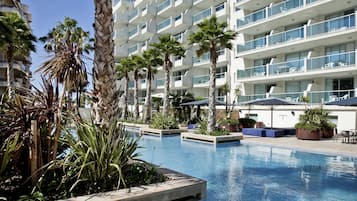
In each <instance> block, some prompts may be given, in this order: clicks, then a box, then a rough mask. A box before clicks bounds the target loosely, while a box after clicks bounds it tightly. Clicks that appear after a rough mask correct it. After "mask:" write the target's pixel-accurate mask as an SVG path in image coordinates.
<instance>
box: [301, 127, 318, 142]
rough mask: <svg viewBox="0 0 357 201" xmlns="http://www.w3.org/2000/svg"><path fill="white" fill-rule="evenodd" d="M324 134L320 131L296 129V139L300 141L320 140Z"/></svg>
mask: <svg viewBox="0 0 357 201" xmlns="http://www.w3.org/2000/svg"><path fill="white" fill-rule="evenodd" d="M321 136H322V132H321V131H320V130H307V129H303V128H297V129H296V137H297V138H298V139H300V140H320V139H321Z"/></svg>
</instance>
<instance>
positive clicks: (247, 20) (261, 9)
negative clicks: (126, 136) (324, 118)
mask: <svg viewBox="0 0 357 201" xmlns="http://www.w3.org/2000/svg"><path fill="white" fill-rule="evenodd" d="M113 3H114V4H113V6H114V9H113V13H114V21H115V33H114V41H115V55H116V56H117V57H126V56H128V55H131V54H136V53H138V54H140V53H141V52H142V51H143V50H145V49H147V48H148V47H149V46H148V44H149V43H150V42H157V38H158V36H159V35H160V34H163V33H170V34H172V35H173V36H174V37H175V38H177V39H178V40H179V41H180V42H182V43H183V44H184V46H185V47H186V48H187V51H186V54H185V57H184V58H172V59H173V61H174V67H173V69H172V80H171V89H172V91H173V92H174V93H183V92H184V91H189V92H191V93H193V94H194V95H195V97H207V96H208V82H209V76H208V75H209V65H210V64H209V58H208V55H203V56H202V57H200V58H198V57H197V56H196V55H195V47H194V46H193V47H190V46H189V45H188V41H187V38H188V35H189V34H190V33H192V32H194V31H195V30H196V29H197V28H196V24H197V23H198V22H200V21H202V20H203V19H204V18H208V17H210V16H212V15H216V16H217V17H218V19H219V20H220V21H222V22H223V21H225V22H227V23H228V25H229V27H230V29H233V30H235V31H237V32H238V35H237V37H236V39H235V40H234V41H233V44H234V48H233V49H232V50H228V49H222V50H219V55H220V56H219V59H218V65H217V74H216V76H217V89H218V88H219V87H220V86H222V85H224V84H225V83H228V84H229V85H230V88H231V91H230V93H229V100H227V101H228V102H230V103H233V101H235V102H236V103H237V102H244V101H248V100H254V99H257V98H264V97H279V98H283V99H287V100H290V101H296V102H301V101H302V97H307V99H308V101H309V104H311V105H317V106H318V105H321V104H323V103H326V102H329V101H333V100H339V99H345V98H348V97H353V96H357V68H356V67H357V66H356V54H357V53H356V48H357V28H356V15H357V1H356V0H285V1H273V0H235V1H233V0H231V1H229V0H228V1H227V0H226V1H224V0H193V1H192V0H164V1H162V0H136V1H129V0H126V1H125V0H119V1H118V0H115V1H114V2H113ZM163 84H164V82H163V72H162V71H159V73H158V74H157V75H155V80H154V81H153V86H154V87H153V90H154V94H155V93H157V94H159V93H162V92H163ZM120 85H121V84H120V83H119V86H120ZM132 86H133V85H131V87H132ZM145 87H146V84H145V80H142V81H141V84H140V90H141V92H140V94H141V97H142V98H141V100H144V97H145ZM236 89H239V93H236V91H237V90H236ZM216 93H217V94H216V95H217V97H218V99H220V100H223V101H226V100H225V96H223V94H222V93H221V91H220V90H219V89H218V90H217V92H216ZM239 108H240V109H241V110H240V111H241V116H242V115H243V116H244V115H246V114H247V113H249V115H250V116H252V117H254V118H255V119H256V120H258V121H263V122H265V123H268V122H270V120H269V119H270V107H254V106H252V107H249V108H247V107H242V106H240V107H239ZM304 108H305V106H293V107H292V106H289V107H287V106H284V107H283V106H280V107H279V106H277V107H275V110H276V111H275V112H274V116H275V117H274V119H275V122H274V126H276V127H280V126H281V127H286V126H293V125H294V124H295V123H296V122H297V120H298V116H299V114H301V113H302V112H303V109H304ZM325 108H326V109H328V110H331V111H332V112H331V118H332V119H333V121H335V122H336V123H337V124H338V126H339V129H347V128H355V127H356V112H355V111H352V110H354V109H353V108H341V107H335V106H329V107H327V106H325ZM268 126H269V125H268Z"/></svg>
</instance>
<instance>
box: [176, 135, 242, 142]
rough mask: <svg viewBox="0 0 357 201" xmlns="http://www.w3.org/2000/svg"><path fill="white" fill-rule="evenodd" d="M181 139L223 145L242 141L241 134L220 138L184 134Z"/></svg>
mask: <svg viewBox="0 0 357 201" xmlns="http://www.w3.org/2000/svg"><path fill="white" fill-rule="evenodd" d="M181 139H182V140H193V141H200V142H206V143H213V144H217V143H223V142H232V141H240V140H243V135H242V134H229V135H222V136H212V135H202V134H194V133H188V132H185V133H182V134H181Z"/></svg>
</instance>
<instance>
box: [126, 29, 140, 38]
mask: <svg viewBox="0 0 357 201" xmlns="http://www.w3.org/2000/svg"><path fill="white" fill-rule="evenodd" d="M138 33H139V28H138V27H137V26H136V27H134V28H131V29H130V30H129V32H128V36H129V40H130V39H133V38H134V37H135V36H137V35H138Z"/></svg>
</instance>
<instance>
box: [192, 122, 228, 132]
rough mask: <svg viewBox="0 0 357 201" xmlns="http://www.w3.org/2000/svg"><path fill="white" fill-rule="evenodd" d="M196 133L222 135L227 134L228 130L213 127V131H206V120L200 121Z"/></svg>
mask: <svg viewBox="0 0 357 201" xmlns="http://www.w3.org/2000/svg"><path fill="white" fill-rule="evenodd" d="M196 134H203V135H212V136H222V135H229V131H227V130H225V129H220V128H215V129H214V130H213V131H211V132H208V131H207V121H200V123H199V128H198V130H197V131H196Z"/></svg>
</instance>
